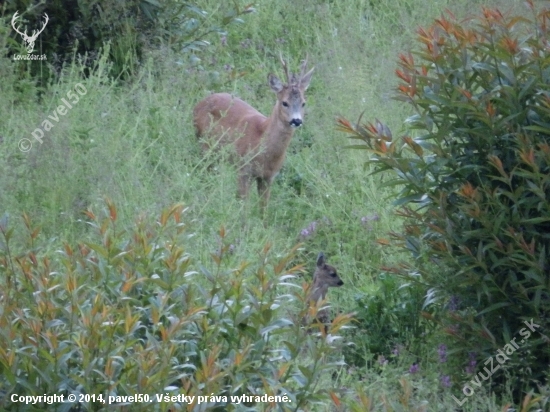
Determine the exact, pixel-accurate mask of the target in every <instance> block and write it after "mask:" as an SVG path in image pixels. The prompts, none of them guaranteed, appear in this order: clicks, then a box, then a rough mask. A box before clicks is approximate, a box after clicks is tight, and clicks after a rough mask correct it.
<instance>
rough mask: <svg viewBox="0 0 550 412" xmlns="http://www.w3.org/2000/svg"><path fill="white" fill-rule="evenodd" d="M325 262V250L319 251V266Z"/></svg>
mask: <svg viewBox="0 0 550 412" xmlns="http://www.w3.org/2000/svg"><path fill="white" fill-rule="evenodd" d="M324 264H325V255H324V254H323V252H321V253H319V255H318V256H317V267H321V266H323V265H324Z"/></svg>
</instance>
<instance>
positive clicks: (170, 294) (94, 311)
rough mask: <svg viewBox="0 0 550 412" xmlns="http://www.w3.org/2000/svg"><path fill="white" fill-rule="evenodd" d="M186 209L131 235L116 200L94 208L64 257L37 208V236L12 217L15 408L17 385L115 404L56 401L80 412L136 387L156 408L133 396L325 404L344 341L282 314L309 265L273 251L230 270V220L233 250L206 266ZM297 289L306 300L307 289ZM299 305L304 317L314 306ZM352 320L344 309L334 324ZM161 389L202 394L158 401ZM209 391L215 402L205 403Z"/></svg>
mask: <svg viewBox="0 0 550 412" xmlns="http://www.w3.org/2000/svg"><path fill="white" fill-rule="evenodd" d="M183 211H184V210H183V207H182V206H181V205H177V206H174V207H172V208H171V209H169V210H166V211H164V212H163V213H162V214H161V216H160V218H159V219H158V221H157V222H155V223H154V224H151V223H148V222H147V220H146V219H143V218H140V219H138V220H137V222H136V225H135V227H134V228H132V229H130V230H128V231H127V230H125V229H123V228H121V227H120V224H119V223H118V222H117V210H116V208H115V206H114V205H113V204H112V203H110V202H107V208H106V211H105V213H104V214H103V215H102V216H96V215H95V214H94V213H92V212H91V211H88V212H87V219H88V223H89V224H90V225H91V226H93V228H94V229H95V230H96V234H95V235H94V236H92V239H91V240H90V241H85V242H84V241H83V242H79V243H77V244H76V245H69V244H65V245H64V247H63V248H62V250H59V251H57V252H56V254H55V255H52V254H51V253H48V252H47V251H44V250H42V249H41V247H39V243H40V242H38V238H39V233H40V231H39V229H37V228H34V227H33V226H32V224H31V222H30V220H29V218H28V217H27V216H24V222H25V225H26V233H27V235H28V236H27V244H25V245H22V244H21V243H20V242H19V244H18V242H17V241H16V239H15V238H14V237H13V235H14V232H15V230H14V228H13V227H12V228H10V227H9V225H8V222H7V218H4V219H2V221H0V233H1V234H2V242H1V243H0V273H1V274H2V276H1V278H0V285H1V286H0V395H1V396H0V408H1V409H2V410H6V409H11V410H22V409H23V406H22V405H21V404H17V403H13V402H12V399H11V397H12V395H13V394H18V395H36V396H37V395H43V394H60V395H61V394H63V395H65V399H67V396H68V395H69V394H74V395H77V396H80V395H81V394H83V395H86V394H88V395H95V396H96V397H97V396H102V399H103V401H106V403H104V402H102V401H101V400H100V401H97V399H96V401H95V402H94V401H93V400H92V401H90V399H85V402H82V403H81V404H80V405H78V403H73V404H71V403H65V404H63V405H57V406H56V410H57V407H59V408H60V409H59V410H72V411H76V410H89V411H92V410H93V411H100V410H111V409H112V407H113V406H112V405H111V406H109V403H108V400H109V397H110V396H113V397H117V396H128V395H134V394H143V395H148V396H149V397H150V400H151V401H152V403H151V404H147V403H139V402H135V401H134V402H133V403H130V404H128V405H130V409H131V410H132V411H134V410H160V411H167V410H174V409H173V408H174V407H177V408H183V409H185V410H206V409H208V410H227V409H228V407H229V404H235V403H236V402H234V401H232V399H231V397H232V396H240V395H260V396H261V395H264V394H267V395H268V396H272V395H278V396H281V397H282V396H287V397H288V402H287V403H278V404H275V403H271V404H270V405H268V404H264V406H265V407H266V408H267V407H269V408H271V409H274V410H298V409H299V408H304V407H306V405H309V404H311V403H315V402H320V401H324V400H326V398H327V397H326V395H327V394H326V393H325V391H323V390H322V389H319V387H318V385H317V383H318V381H319V379H320V378H321V376H322V375H323V374H324V373H327V371H328V370H330V369H332V368H333V367H334V366H335V364H336V363H335V362H331V361H330V358H333V357H334V356H333V355H332V353H333V351H334V350H333V348H332V347H331V344H329V343H327V342H326V340H325V339H317V338H316V337H314V336H313V335H308V334H307V333H306V332H305V331H303V330H302V328H301V325H300V323H299V322H294V321H293V320H292V319H293V317H291V316H289V315H290V314H291V312H290V311H285V310H282V309H281V308H283V307H287V308H288V307H291V306H289V305H291V301H292V300H295V298H294V297H293V294H290V293H286V294H285V293H281V292H284V291H281V290H280V288H281V287H283V286H285V285H286V286H288V283H287V282H288V279H289V278H291V277H292V273H295V272H297V271H298V270H299V269H300V268H299V267H294V268H291V269H289V270H285V267H286V266H287V263H288V261H289V260H290V259H291V258H292V256H293V254H294V252H295V250H296V249H294V250H292V251H291V252H290V253H289V254H288V255H286V256H283V257H281V258H280V259H279V260H278V261H273V260H272V259H271V258H270V257H269V256H268V252H269V247H265V248H264V250H263V252H262V254H261V259H260V261H259V262H258V263H246V262H242V263H241V264H239V265H237V267H236V268H234V269H229V268H228V258H227V252H228V249H229V245H227V244H225V242H224V237H225V231H224V230H223V228H222V229H221V230H220V237H221V239H222V246H221V248H220V250H218V251H216V252H215V253H212V262H210V263H207V264H204V265H201V264H200V263H199V262H194V261H193V259H192V257H191V256H189V254H187V253H186V251H185V244H186V243H187V242H189V241H191V239H192V236H191V235H190V234H188V233H187V232H186V225H185V223H184V222H183V221H182V213H183ZM294 295H295V297H296V298H300V299H301V300H302V302H305V299H306V298H305V296H306V291H304V290H301V289H299V292H298V293H295V294H294ZM294 306H296V307H297V309H296V313H297V318H298V319H301V317H302V316H303V315H305V313H306V311H307V310H310V309H309V308H308V307H307V305H305V306H304V305H303V308H302V310H301V311H300V309H299V307H298V306H297V305H295V304H294ZM347 321H348V318H347V317H345V316H340V317H339V318H338V319H337V320H335V321H334V322H333V325H332V326H333V327H332V333H336V331H337V330H338V329H339V328H340V327H341V326H342V325H343V324H344V323H346V322H347ZM306 360H307V361H306ZM156 394H159V395H165V394H166V395H178V394H182V395H186V396H195V398H194V400H193V401H190V400H189V398H187V401H184V402H182V401H181V399H180V401H179V402H178V401H174V400H171V401H170V402H162V403H159V402H157V398H156ZM211 395H214V396H215V397H211ZM198 396H205V397H207V400H202V402H200V405H199V402H198V399H199V398H197V397H198ZM114 401H115V403H116V404H117V405H118V406H122V405H123V404H124V403H123V402H121V401H122V398H114ZM243 403H244V404H245V405H247V406H248V407H253V406H255V407H261V403H258V402H256V401H252V402H250V401H248V402H243ZM34 407H35V409H34V410H44V408H45V407H46V405H45V404H44V403H42V404H38V405H35V406H34ZM152 408H153V409H152ZM25 410H33V409H25Z"/></svg>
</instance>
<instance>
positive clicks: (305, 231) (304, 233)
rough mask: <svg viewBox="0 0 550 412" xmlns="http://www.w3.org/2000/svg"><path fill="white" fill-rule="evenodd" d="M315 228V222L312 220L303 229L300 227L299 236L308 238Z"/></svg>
mask: <svg viewBox="0 0 550 412" xmlns="http://www.w3.org/2000/svg"><path fill="white" fill-rule="evenodd" d="M316 229H317V222H316V221H315V220H314V221H313V222H311V223H310V224H309V226H308V227H306V228H305V229H302V231H301V232H300V236H302V237H303V238H308V237H310V236H311V235H313V233H314V232H315V230H316Z"/></svg>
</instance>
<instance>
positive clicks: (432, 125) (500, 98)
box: [339, 0, 550, 395]
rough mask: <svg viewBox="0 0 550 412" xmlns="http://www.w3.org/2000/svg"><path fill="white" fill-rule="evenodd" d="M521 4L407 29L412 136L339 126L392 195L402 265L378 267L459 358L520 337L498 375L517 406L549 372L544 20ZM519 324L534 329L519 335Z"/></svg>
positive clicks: (491, 351) (404, 82) (405, 65)
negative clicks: (400, 223) (402, 286)
mask: <svg viewBox="0 0 550 412" xmlns="http://www.w3.org/2000/svg"><path fill="white" fill-rule="evenodd" d="M527 5H528V6H529V13H528V16H524V15H519V14H512V13H508V14H503V13H501V12H500V11H499V10H490V9H483V13H482V14H481V15H479V16H476V17H473V18H470V19H468V20H467V21H458V20H457V19H456V18H455V17H454V16H453V15H452V14H450V13H448V14H447V16H443V17H441V18H440V19H437V20H435V22H434V23H433V24H432V26H430V27H429V28H427V29H422V28H421V29H419V31H418V35H419V37H418V41H419V45H420V47H419V48H418V49H417V50H416V51H415V52H413V53H409V54H402V55H400V57H399V68H398V69H397V70H396V74H397V76H398V77H399V79H400V84H399V86H398V89H397V94H396V98H397V99H398V100H400V101H403V102H406V103H408V104H409V105H410V107H411V108H412V110H413V111H414V114H413V115H412V116H410V117H409V118H408V119H406V121H405V126H406V128H408V129H409V130H411V131H415V137H411V136H408V135H406V136H403V137H400V138H397V139H392V133H391V131H390V130H389V128H388V127H387V126H386V125H384V124H383V123H382V122H380V121H376V122H374V123H368V122H367V123H365V122H363V123H362V122H361V119H360V120H359V122H358V123H357V124H356V125H353V124H351V123H350V122H349V121H347V120H345V119H340V120H339V127H340V129H341V130H342V131H344V132H347V133H351V137H352V138H355V139H359V140H360V141H361V142H362V143H361V144H359V145H358V146H353V147H356V148H360V149H367V150H368V151H369V153H370V155H371V157H370V159H369V161H368V162H369V163H370V164H371V165H372V166H373V168H374V173H380V172H385V171H392V172H393V173H394V179H393V180H392V181H391V182H390V183H388V185H393V186H401V190H400V192H399V193H398V195H397V200H396V201H395V204H396V205H398V206H400V212H399V214H400V215H401V216H402V217H403V218H404V219H405V224H404V231H403V233H393V234H392V236H393V239H394V240H395V241H396V242H397V243H398V244H399V245H400V246H402V247H404V248H405V249H406V250H408V251H410V252H411V253H412V256H413V258H414V261H413V263H412V264H411V265H403V266H397V267H392V268H388V270H390V271H391V272H393V273H396V274H398V275H402V276H404V277H406V278H407V279H410V280H414V281H416V282H417V283H418V285H419V287H421V288H422V289H423V290H424V292H425V293H426V300H425V304H424V306H425V307H426V309H427V310H428V311H429V312H430V313H425V314H424V316H425V317H427V318H429V319H431V320H433V321H435V322H437V323H438V324H439V325H441V327H442V330H444V331H446V332H447V333H448V334H450V335H451V336H453V337H454V338H456V341H457V342H458V343H459V344H460V345H458V349H460V350H462V351H463V356H464V358H465V359H466V352H467V351H472V350H473V349H475V352H476V353H477V354H478V356H482V357H489V356H495V355H496V353H497V349H499V348H502V347H503V346H504V345H506V344H508V343H510V341H511V340H512V339H513V338H518V342H519V340H520V339H521V343H520V348H519V349H517V352H515V353H513V354H510V356H509V360H506V363H504V364H502V365H501V369H504V370H505V374H507V375H509V376H510V379H511V380H510V382H511V383H512V385H511V386H512V387H513V388H514V390H515V395H518V392H519V391H520V390H521V389H525V386H526V385H527V383H528V382H536V381H539V382H542V381H544V380H546V379H547V373H548V364H549V362H550V347H549V345H548V340H547V338H546V337H545V335H544V334H545V333H546V331H547V330H548V329H547V328H548V326H549V322H548V315H549V313H550V295H549V288H548V284H549V283H548V282H549V272H550V265H549V263H548V262H549V259H548V253H549V252H550V54H549V52H548V51H549V43H548V36H549V28H548V19H549V17H550V9H548V8H547V7H546V8H542V9H541V10H537V9H536V8H535V6H534V3H533V1H531V0H530V1H527ZM531 319H532V320H533V321H534V322H535V323H536V324H538V325H540V328H539V329H537V330H536V331H535V332H534V333H532V334H531V335H530V336H529V337H528V338H527V337H526V336H525V335H520V334H519V333H520V331H522V330H524V328H525V327H526V325H525V323H524V322H527V321H530V320H531ZM522 337H523V339H522ZM512 352H513V351H512ZM480 363H481V362H480ZM460 373H461V371H457V374H458V375H460ZM499 373H500V372H499ZM495 377H497V380H498V379H499V378H501V377H502V375H500V376H497V375H495Z"/></svg>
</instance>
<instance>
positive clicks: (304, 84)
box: [300, 67, 315, 90]
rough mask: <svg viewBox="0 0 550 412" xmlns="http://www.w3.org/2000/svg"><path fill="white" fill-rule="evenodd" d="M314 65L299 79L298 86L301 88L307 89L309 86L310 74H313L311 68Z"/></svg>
mask: <svg viewBox="0 0 550 412" xmlns="http://www.w3.org/2000/svg"><path fill="white" fill-rule="evenodd" d="M314 69H315V67H313V68H312V69H311V70H310V71H308V72H307V73H306V74H304V76H303V77H302V78H301V79H300V88H301V89H302V90H307V88H308V87H309V82H310V81H311V76H312V75H313V70H314Z"/></svg>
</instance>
